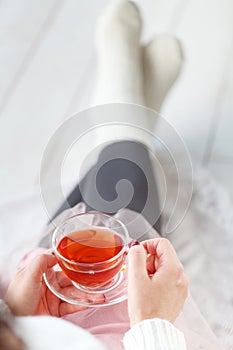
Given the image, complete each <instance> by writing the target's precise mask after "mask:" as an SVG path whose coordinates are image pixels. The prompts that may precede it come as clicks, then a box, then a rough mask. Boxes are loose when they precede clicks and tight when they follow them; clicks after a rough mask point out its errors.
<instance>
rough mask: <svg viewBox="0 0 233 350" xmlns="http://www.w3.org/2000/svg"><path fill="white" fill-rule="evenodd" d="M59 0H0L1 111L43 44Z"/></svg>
mask: <svg viewBox="0 0 233 350" xmlns="http://www.w3.org/2000/svg"><path fill="white" fill-rule="evenodd" d="M57 4H58V2H56V1H54V0H48V1H45V0H44V1H40V2H33V1H30V0H22V1H20V3H19V2H17V1H2V2H1V3H0V42H1V45H0V76H1V81H0V113H1V111H2V108H3V106H4V105H5V104H6V103H7V101H8V99H9V97H10V95H11V93H12V90H13V89H14V88H15V87H16V85H17V81H19V80H20V77H21V76H22V75H23V72H24V71H25V69H26V68H27V65H28V64H29V63H30V60H31V59H32V57H33V55H34V54H35V52H36V49H37V47H38V46H39V45H40V41H41V40H42V37H43V35H45V33H46V29H47V25H48V24H49V22H50V20H51V16H53V14H54V11H55V7H57Z"/></svg>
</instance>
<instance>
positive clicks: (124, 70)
mask: <svg viewBox="0 0 233 350" xmlns="http://www.w3.org/2000/svg"><path fill="white" fill-rule="evenodd" d="M141 27H142V23H141V18H140V13H139V10H138V8H137V7H136V5H135V4H134V3H133V2H131V1H128V0H118V1H114V2H113V3H111V4H110V5H109V6H108V8H107V9H106V10H105V12H104V14H103V15H102V16H101V18H100V19H99V22H98V26H97V35H96V44H97V57H98V72H97V82H96V89H95V95H94V98H93V103H94V104H95V105H99V104H104V103H112V102H114V103H125V104H126V103H133V104H137V105H143V106H144V105H145V100H144V77H143V62H142V50H141V46H140V35H141ZM105 110H106V111H107V106H106V109H105ZM91 118H92V119H91V121H92V125H93V126H94V130H95V131H94V133H93V134H94V137H93V140H94V142H95V144H96V147H97V146H98V145H100V144H103V143H105V142H112V141H117V140H134V141H139V142H143V143H144V144H145V145H147V146H148V147H149V148H151V147H153V138H152V136H151V137H150V135H149V133H150V132H151V133H152V132H153V129H154V118H152V117H151V115H150V116H149V115H148V113H147V111H146V109H145V110H143V109H142V108H140V107H138V110H136V111H135V108H133V107H132V108H130V107H129V106H127V105H125V107H124V106H123V105H122V106H121V107H119V105H117V104H116V105H115V109H114V111H113V110H112V108H109V113H107V112H106V113H105V112H103V113H102V115H101V116H100V114H99V113H97V112H96V113H95V110H93V113H92V117H91ZM152 119H153V120H152ZM109 123H114V125H106V126H104V127H101V128H100V127H98V126H99V125H101V124H109ZM124 123H127V124H129V126H126V125H123V124H124ZM130 125H131V126H130ZM96 126H97V128H96ZM145 130H146V132H145ZM147 131H149V133H148V132H147Z"/></svg>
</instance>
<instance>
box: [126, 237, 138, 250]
mask: <svg viewBox="0 0 233 350" xmlns="http://www.w3.org/2000/svg"><path fill="white" fill-rule="evenodd" d="M135 245H140V242H139V241H136V240H135V239H133V240H132V241H131V242H130V243H129V244H128V247H129V248H131V247H133V246H135Z"/></svg>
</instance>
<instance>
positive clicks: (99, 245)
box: [57, 227, 125, 288]
mask: <svg viewBox="0 0 233 350" xmlns="http://www.w3.org/2000/svg"><path fill="white" fill-rule="evenodd" d="M57 251H58V252H59V255H60V257H61V256H62V257H63V258H62V259H61V258H59V260H58V261H59V264H60V266H61V268H62V269H63V271H64V272H65V274H66V275H67V276H68V277H69V278H70V279H71V280H72V281H74V282H76V283H78V284H79V285H81V286H83V287H87V288H93V287H96V286H101V285H106V284H107V283H109V282H111V280H112V279H113V278H114V276H116V275H117V273H118V272H119V271H120V269H121V267H122V264H123V261H124V257H125V254H124V251H125V250H124V242H123V240H122V238H121V237H120V236H119V235H118V234H116V233H115V232H114V231H111V230H109V229H108V228H105V227H92V228H91V229H87V230H80V231H75V232H72V233H70V234H68V235H66V236H64V237H63V238H62V239H61V240H60V241H59V243H58V245H57Z"/></svg>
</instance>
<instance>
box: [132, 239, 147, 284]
mask: <svg viewBox="0 0 233 350" xmlns="http://www.w3.org/2000/svg"><path fill="white" fill-rule="evenodd" d="M146 258H147V253H146V250H145V249H144V248H143V246H142V245H136V246H133V247H131V248H130V249H129V253H128V282H129V285H131V287H133V286H134V285H135V284H138V283H140V284H141V282H142V278H147V277H148V273H147V267H146Z"/></svg>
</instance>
